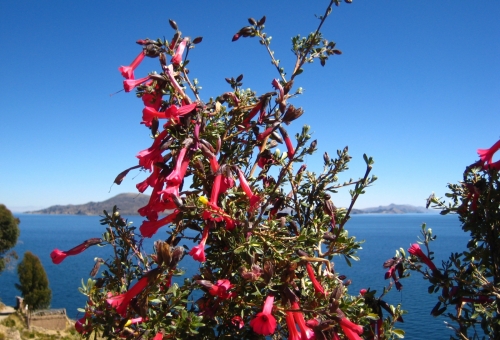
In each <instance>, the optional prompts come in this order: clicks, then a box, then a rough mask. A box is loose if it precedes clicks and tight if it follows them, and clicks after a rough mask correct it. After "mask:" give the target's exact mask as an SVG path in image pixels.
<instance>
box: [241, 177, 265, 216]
mask: <svg viewBox="0 0 500 340" xmlns="http://www.w3.org/2000/svg"><path fill="white" fill-rule="evenodd" d="M237 170H238V178H239V180H240V186H241V189H243V191H244V192H245V194H246V195H247V196H248V198H249V199H250V209H249V210H250V211H253V210H255V209H256V208H257V206H258V205H259V203H260V197H259V196H257V195H254V194H253V192H252V189H251V188H250V185H248V182H247V179H246V178H245V174H244V173H243V171H241V170H240V169H237Z"/></svg>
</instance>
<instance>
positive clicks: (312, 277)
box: [306, 262, 326, 295]
mask: <svg viewBox="0 0 500 340" xmlns="http://www.w3.org/2000/svg"><path fill="white" fill-rule="evenodd" d="M306 270H307V274H308V275H309V279H310V280H311V282H312V284H313V287H314V290H315V291H316V293H321V294H323V295H326V293H325V289H324V288H323V286H321V283H319V282H318V280H317V279H316V276H315V275H314V269H313V267H312V266H311V264H310V263H309V262H306Z"/></svg>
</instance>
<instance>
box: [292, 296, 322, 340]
mask: <svg viewBox="0 0 500 340" xmlns="http://www.w3.org/2000/svg"><path fill="white" fill-rule="evenodd" d="M291 306H292V309H295V310H300V305H299V303H298V302H292V304H291ZM293 317H294V319H295V322H296V323H297V325H299V329H300V337H301V339H302V340H313V339H316V336H315V335H314V331H313V330H312V329H310V328H309V327H307V325H306V320H305V319H304V314H302V312H293Z"/></svg>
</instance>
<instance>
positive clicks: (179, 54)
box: [172, 38, 189, 66]
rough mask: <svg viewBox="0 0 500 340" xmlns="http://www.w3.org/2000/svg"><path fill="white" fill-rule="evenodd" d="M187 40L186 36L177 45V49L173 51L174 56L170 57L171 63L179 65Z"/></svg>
mask: <svg viewBox="0 0 500 340" xmlns="http://www.w3.org/2000/svg"><path fill="white" fill-rule="evenodd" d="M188 41H189V39H188V38H184V39H182V41H181V43H180V44H179V45H178V46H177V50H176V51H175V54H174V56H173V57H172V64H174V65H175V66H177V65H179V64H180V63H181V61H182V54H183V53H184V50H185V49H186V44H187V42H188Z"/></svg>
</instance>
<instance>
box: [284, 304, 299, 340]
mask: <svg viewBox="0 0 500 340" xmlns="http://www.w3.org/2000/svg"><path fill="white" fill-rule="evenodd" d="M286 325H287V327H288V340H301V338H300V335H299V332H298V331H297V327H296V326H295V320H294V318H293V312H289V311H287V312H286Z"/></svg>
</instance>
